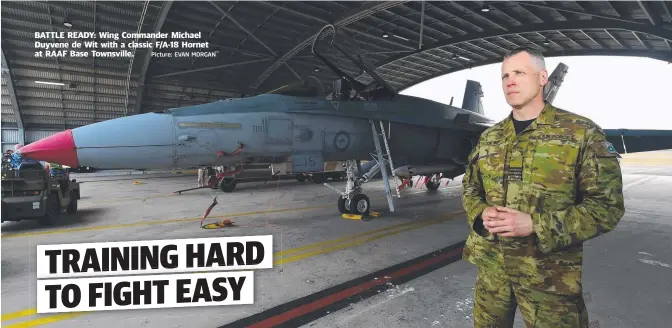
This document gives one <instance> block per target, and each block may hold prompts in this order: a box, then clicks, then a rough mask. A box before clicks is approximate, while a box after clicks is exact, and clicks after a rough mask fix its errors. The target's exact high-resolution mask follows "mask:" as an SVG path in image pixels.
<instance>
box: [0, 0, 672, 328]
mask: <svg viewBox="0 0 672 328" xmlns="http://www.w3.org/2000/svg"><path fill="white" fill-rule="evenodd" d="M671 12H672V4H670V2H660V1H651V2H647V1H627V2H626V1H575V2H552V1H546V2H541V1H535V2H519V1H515V2H514V1H459V2H421V1H397V2H377V1H376V2H354V1H342V2H326V1H322V2H317V1H315V2H297V1H287V2H277V1H273V2H271V1H269V2H247V1H241V2H225V1H221V2H218V1H213V2H200V1H199V2H188V1H174V2H171V1H125V2H124V1H115V2H97V1H96V2H94V1H86V2H55V1H53V2H52V1H49V2H47V1H31V2H23V1H22V2H19V1H16V2H12V1H4V2H3V3H2V69H3V70H2V74H3V76H2V149H3V152H4V150H6V149H11V148H13V147H14V145H15V144H17V143H19V144H29V143H32V142H35V141H37V140H40V139H43V138H45V137H48V136H50V135H53V134H55V133H58V132H60V131H64V130H67V129H73V128H77V127H82V126H86V125H88V124H91V123H95V122H101V121H106V120H111V119H115V118H120V117H125V116H132V115H135V114H141V113H148V112H154V111H162V110H165V109H167V108H178V107H182V106H188V105H195V104H203V103H207V102H214V101H216V100H221V99H230V98H238V97H248V96H253V95H257V94H263V93H266V92H269V91H271V90H275V89H277V88H280V87H282V86H284V85H287V84H291V83H295V82H298V81H310V80H317V81H319V82H320V84H321V85H322V86H323V87H324V88H325V92H326V93H328V92H330V90H331V88H332V82H333V81H334V80H335V79H337V78H338V76H336V75H335V74H333V73H332V72H331V71H330V70H329V69H328V67H326V66H324V65H323V64H322V63H321V62H320V61H318V60H316V59H315V58H314V57H313V55H312V54H311V52H310V45H311V43H312V41H313V39H314V38H315V36H316V35H317V33H318V32H319V31H320V30H321V29H322V28H323V27H324V26H325V25H326V24H333V25H335V26H338V27H340V28H341V29H343V30H344V31H346V32H347V33H348V34H349V35H351V36H352V37H353V38H354V39H355V40H356V41H357V42H358V46H359V47H360V48H361V49H362V50H363V51H364V52H365V53H366V55H367V56H368V58H369V59H370V60H371V61H372V62H373V63H374V64H375V66H376V67H377V68H378V72H379V74H380V75H382V76H383V77H384V78H385V79H386V80H387V81H388V82H389V83H390V84H391V85H392V86H393V87H394V88H396V89H397V90H403V89H405V88H408V87H411V86H413V85H416V84H418V83H421V82H423V81H427V80H429V79H432V78H434V77H438V76H441V75H444V74H448V73H452V72H457V71H460V70H464V69H469V68H473V67H478V66H482V65H487V64H491V63H495V62H498V61H500V60H501V57H502V55H503V54H505V53H506V52H507V51H508V50H510V49H513V48H515V47H518V46H532V47H535V48H538V49H540V50H541V51H542V52H543V53H544V55H545V56H547V57H556V56H596V55H597V56H638V57H649V58H654V59H658V60H662V61H667V62H672V15H671ZM92 32H95V33H96V35H97V36H98V37H97V38H95V39H83V38H81V36H84V35H86V34H87V33H92ZM36 33H37V34H36ZM61 33H63V36H65V37H64V38H59V37H60V36H61ZM69 33H70V34H69ZM122 33H127V34H133V35H131V36H130V37H131V38H130V39H128V40H116V34H119V35H121V34H122ZM172 33H183V35H180V37H181V38H183V40H186V41H189V42H193V43H194V45H193V47H187V48H188V49H178V51H174V50H173V49H172V48H162V49H158V48H160V47H168V46H170V42H172V41H174V40H173V39H174V38H172V37H170V38H166V42H167V43H168V44H163V43H160V41H161V40H162V38H163V36H161V35H159V34H168V35H171V34H172ZM69 36H71V37H78V36H79V37H80V38H69ZM154 36H156V38H154ZM136 37H137V38H136ZM143 40H144V41H143ZM147 40H149V41H150V42H151V43H152V44H154V45H155V47H154V48H153V49H152V51H149V50H148V49H147V48H144V47H143V46H142V45H141V44H142V43H143V42H145V41H147ZM115 41H116V42H121V41H125V42H127V43H130V42H135V43H136V44H137V45H139V47H138V48H137V49H134V48H131V49H130V50H129V49H128V48H127V49H126V50H123V51H122V50H121V49H120V50H119V51H118V54H117V55H116V56H120V58H108V57H105V56H101V57H97V58H93V57H92V56H91V55H89V57H76V58H73V57H71V56H64V57H59V56H58V55H57V53H56V55H55V56H51V57H47V56H45V54H46V52H42V54H41V55H36V53H37V52H40V51H44V50H45V49H44V47H45V46H46V44H53V43H65V46H63V45H62V46H61V47H58V48H54V49H49V50H52V51H54V53H55V52H57V51H61V50H64V49H66V50H70V49H68V48H66V47H70V48H71V47H72V44H73V43H76V42H79V43H82V44H84V43H85V42H96V43H97V45H96V46H97V47H98V48H99V49H101V50H102V49H103V47H108V48H106V49H110V48H112V47H113V46H114V47H116V45H115V43H114V42H115ZM37 42H39V44H37ZM157 42H159V43H157ZM180 42H181V41H180ZM201 43H202V44H201ZM36 44H37V47H40V48H39V49H36ZM103 44H104V46H103ZM180 44H181V43H180ZM84 47H86V46H84ZM113 49H115V48H113ZM110 52H111V51H110ZM184 52H188V53H191V52H198V53H199V54H200V55H198V56H197V57H194V56H193V55H190V57H183V56H182V55H183V54H182V53H184ZM168 53H171V54H172V56H173V57H169V56H168V55H167V54H168ZM176 53H180V54H182V55H176ZM36 56H38V58H36ZM329 57H330V58H331V59H332V60H334V61H336V62H338V63H339V65H341V67H345V70H346V71H347V72H348V73H350V74H352V75H355V76H359V78H360V80H361V81H362V82H364V83H366V82H370V81H371V79H372V78H371V77H370V76H368V75H366V74H362V72H361V71H360V70H359V68H357V67H355V66H354V65H350V64H349V62H348V61H347V60H346V59H345V58H344V57H342V56H341V55H340V54H337V53H332V54H329ZM657 160H659V161H660V162H665V163H667V162H669V159H665V158H663V159H657ZM637 163H639V162H637ZM647 165H648V164H647ZM670 172H672V169H670V167H662V166H655V167H649V166H646V165H642V166H638V165H635V166H629V167H627V168H626V169H625V170H624V187H623V190H624V191H626V192H627V193H629V194H628V195H627V196H628V210H629V212H628V213H627V214H626V217H625V218H624V219H623V223H622V224H621V226H622V227H623V228H620V230H618V231H615V232H613V233H612V234H611V235H609V236H608V237H606V238H604V239H600V240H598V241H597V242H596V243H591V244H590V245H588V246H587V249H589V250H590V252H587V256H586V259H585V263H586V266H587V267H588V270H586V274H585V276H586V284H585V288H586V291H587V292H588V294H587V295H585V298H586V302H588V303H589V304H588V307H589V310H590V312H591V327H600V324H601V325H602V327H619V325H620V326H626V327H627V326H628V325H630V326H653V327H658V326H664V325H665V322H666V320H667V319H671V320H672V318H671V317H670V313H669V311H668V309H667V308H666V307H665V306H667V305H668V300H669V292H668V291H667V290H666V289H665V288H661V284H650V282H651V281H657V280H661V281H664V279H667V277H668V276H669V268H670V267H671V265H670V264H669V263H672V258H670V254H669V251H668V250H667V249H666V248H665V246H664V245H667V244H669V242H668V241H669V233H670V232H672V231H671V230H670V228H669V224H668V223H669V222H668V221H669V217H670V214H669V211H667V210H665V209H666V208H667V206H665V205H667V204H668V203H669V198H670V197H672V195H671V194H670V192H669V184H670V183H671V182H672V177H671V176H672V175H671V174H670ZM129 175H130V174H129ZM80 177H82V179H80ZM162 178H165V179H162ZM78 179H80V181H82V182H83V183H82V187H81V188H82V201H81V203H80V210H79V212H78V213H76V215H73V216H66V217H65V218H64V220H63V221H62V222H59V223H58V224H57V225H56V226H53V227H42V226H39V225H37V224H32V222H26V221H23V222H11V223H9V224H7V223H3V225H2V239H3V240H2V250H3V256H2V262H3V271H2V288H3V296H2V298H3V305H5V306H3V310H2V325H3V326H8V327H35V326H42V325H46V326H47V327H69V328H71V327H88V326H91V324H92V322H98V323H99V324H102V325H105V324H108V325H109V323H113V324H115V325H121V326H128V327H140V326H143V327H241V326H246V327H247V326H255V327H271V326H275V325H279V324H281V323H284V324H285V325H286V326H301V325H305V326H306V327H307V326H315V327H334V326H336V327H344V326H354V327H374V326H386V327H409V326H411V327H418V326H432V327H434V326H449V327H470V326H473V325H472V324H471V323H472V320H473V318H472V317H471V315H472V313H471V310H472V308H473V284H474V277H475V273H474V271H473V268H471V267H469V266H467V265H466V264H464V262H458V260H459V258H460V256H459V252H460V250H461V248H460V247H459V244H460V242H462V241H463V239H464V236H465V235H466V233H467V232H468V230H467V227H466V225H465V224H464V223H463V222H464V221H465V218H464V215H463V211H461V208H462V204H461V202H460V195H461V190H460V188H459V187H460V186H459V181H458V182H457V183H452V185H451V186H448V187H445V188H440V189H439V190H438V196H437V197H432V195H427V194H426V193H425V192H424V190H420V191H417V190H416V191H411V192H409V193H408V195H409V197H408V198H406V199H404V200H401V201H400V204H401V206H400V210H399V211H398V213H397V214H396V215H390V216H383V219H381V220H377V219H374V220H372V221H369V222H366V223H363V222H357V221H354V220H352V221H350V220H340V219H338V218H339V217H338V213H337V212H336V211H331V210H332V209H333V207H334V206H333V205H334V204H333V203H334V202H333V198H334V197H333V193H330V192H329V191H325V190H324V189H325V188H324V187H323V186H319V185H317V186H316V185H307V186H306V185H302V186H297V184H286V185H284V186H282V185H281V184H279V183H278V184H275V183H273V184H269V185H270V186H269V185H263V186H262V185H259V186H257V185H254V186H250V187H249V189H243V190H242V191H241V192H240V193H234V194H226V195H224V197H221V198H219V203H217V199H215V202H213V200H212V197H213V196H217V195H219V196H221V195H222V194H221V193H218V191H216V190H215V191H211V190H206V191H205V192H202V193H197V192H195V193H193V194H184V195H179V196H176V195H174V194H172V193H171V191H173V190H176V189H179V188H183V187H184V185H185V184H193V183H194V181H193V180H195V179H192V178H191V176H189V177H184V179H182V178H180V177H174V176H169V177H157V178H156V179H153V180H152V179H151V178H144V177H140V178H138V177H135V176H134V177H131V178H129V179H123V178H119V179H112V178H111V177H109V176H105V177H104V178H101V177H100V176H95V175H94V177H93V178H89V179H88V180H87V178H85V177H84V175H80V176H78ZM644 186H646V187H644ZM372 189H375V190H376V192H378V193H380V194H382V193H383V192H384V187H381V186H379V185H375V186H374V187H372ZM3 197H4V195H3ZM286 203H289V204H290V205H287V204H286ZM372 203H373V204H374V205H375V206H379V207H381V208H384V207H385V205H384V200H382V198H379V199H376V200H374V201H372ZM210 204H212V205H211V206H210V207H209V208H207V205H210ZM217 204H219V205H218V206H216V207H215V205H217ZM213 207H214V209H213ZM204 208H207V210H206V214H207V213H210V211H211V210H212V214H210V216H209V217H208V218H209V219H211V220H216V219H223V218H224V219H227V220H223V221H222V222H224V221H229V223H231V222H232V225H227V226H226V227H222V226H219V225H218V224H215V225H214V226H215V227H217V228H221V229H216V230H203V229H201V228H202V227H203V225H201V226H200V227H199V226H198V223H199V221H201V223H202V221H203V220H202V217H201V215H202V213H203V209H204ZM325 213H326V214H325ZM333 216H336V218H337V219H338V220H335V219H334V218H333ZM325 217H326V218H325ZM317 218H322V219H323V220H318V219H317ZM229 219H230V220H229ZM642 221H644V224H643V223H642ZM210 226H212V224H211V225H210ZM651 227H653V228H651ZM227 229H228V230H227ZM204 231H205V232H204ZM271 234H272V235H273V238H274V245H275V247H277V249H274V251H276V252H274V253H273V254H274V257H275V258H274V267H273V269H272V270H267V271H263V270H262V271H257V272H255V280H256V281H257V282H256V283H255V290H256V291H257V292H256V293H255V297H256V299H255V302H256V304H254V305H250V306H247V305H246V306H240V307H236V309H235V310H234V311H229V310H228V309H230V308H225V307H224V308H223V307H204V308H195V309H194V308H192V309H157V310H156V311H154V310H150V311H145V310H142V311H137V312H134V313H131V312H124V311H121V312H117V311H101V312H99V313H96V312H95V311H92V312H69V313H60V314H42V313H39V314H38V313H37V312H38V311H37V309H36V303H37V302H38V301H37V300H36V298H35V297H33V296H32V295H34V293H35V290H36V286H35V283H34V281H30V280H29V281H28V283H26V281H27V279H26V276H28V277H34V276H33V274H34V273H35V270H36V269H35V267H36V265H35V257H36V254H37V251H36V245H47V244H49V245H63V244H71V243H73V242H75V243H89V242H101V243H109V242H111V241H138V240H143V241H147V240H157V239H166V240H171V239H185V238H186V239H189V238H200V237H204V236H207V237H213V236H214V237H222V236H240V235H271ZM451 243H455V244H453V245H451V246H450V247H445V246H446V244H451ZM456 245H457V246H456ZM437 249H438V251H436V250H437ZM430 251H431V252H430ZM428 252H430V253H428ZM423 254H424V255H423ZM400 262H401V263H400ZM447 264H452V265H451V266H448V265H447ZM371 272H374V273H371ZM409 272H410V273H409ZM428 272H430V273H428ZM420 275H426V276H425V277H420ZM633 277H635V278H634V279H633ZM639 278H641V279H639ZM30 279H32V278H30ZM26 285H28V290H29V292H28V293H29V294H30V296H31V297H26V292H25V290H26ZM31 291H32V292H31ZM344 295H345V296H344ZM633 295H647V302H646V303H645V304H644V305H642V304H643V303H644V302H642V300H641V299H640V298H637V297H632V296H633ZM338 297H340V298H338ZM591 300H592V303H591ZM222 309H224V310H222ZM624 309H630V310H627V311H628V313H629V314H628V315H627V316H624V315H623V314H622V312H624V311H626V310H624ZM632 309H635V310H632ZM163 310H166V311H163ZM340 310H342V311H340ZM626 317H627V318H626ZM516 327H522V323H521V321H520V318H517V322H516Z"/></svg>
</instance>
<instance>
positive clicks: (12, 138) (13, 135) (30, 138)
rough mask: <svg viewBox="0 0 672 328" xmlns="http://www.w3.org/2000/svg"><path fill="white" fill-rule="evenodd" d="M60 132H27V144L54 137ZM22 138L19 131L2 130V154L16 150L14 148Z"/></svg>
mask: <svg viewBox="0 0 672 328" xmlns="http://www.w3.org/2000/svg"><path fill="white" fill-rule="evenodd" d="M58 132H60V131H45V130H26V131H25V137H26V144H29V143H31V142H35V141H38V140H40V139H43V138H46V137H49V136H51V135H54V134H56V133H58ZM20 140H21V137H20V135H19V130H18V129H2V152H3V153H4V152H5V151H7V149H14V146H15V145H16V144H17V143H19V142H20Z"/></svg>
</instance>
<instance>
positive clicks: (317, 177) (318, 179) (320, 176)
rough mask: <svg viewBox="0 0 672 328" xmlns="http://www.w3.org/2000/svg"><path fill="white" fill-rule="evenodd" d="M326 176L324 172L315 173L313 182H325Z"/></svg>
mask: <svg viewBox="0 0 672 328" xmlns="http://www.w3.org/2000/svg"><path fill="white" fill-rule="evenodd" d="M324 180H325V177H324V174H322V173H316V174H313V182H314V183H316V184H320V183H324Z"/></svg>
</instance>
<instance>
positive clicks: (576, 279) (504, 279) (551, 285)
mask: <svg viewBox="0 0 672 328" xmlns="http://www.w3.org/2000/svg"><path fill="white" fill-rule="evenodd" d="M618 158H620V155H619V154H618V153H617V152H616V151H615V150H614V148H613V146H612V145H611V144H610V143H609V142H607V140H606V137H605V135H604V132H603V131H602V129H601V128H600V127H599V126H598V125H596V124H595V123H594V122H592V121H591V120H590V119H588V118H585V117H582V116H580V115H577V114H574V113H571V112H568V111H565V110H562V109H559V108H556V107H554V106H551V105H549V104H546V106H545V107H544V109H543V110H542V112H541V113H540V115H539V116H538V117H537V119H536V120H535V121H534V122H532V123H531V124H530V125H529V126H528V127H527V128H526V129H525V130H523V131H522V132H521V133H520V134H518V135H516V133H515V129H514V126H513V121H512V117H511V115H509V117H508V118H506V119H505V120H503V121H501V122H499V123H497V124H496V125H494V126H493V127H491V128H489V129H487V130H486V131H485V132H484V133H483V134H481V136H480V139H479V142H478V145H477V146H476V147H475V149H474V150H473V151H472V152H471V154H470V155H469V165H468V167H467V168H466V172H465V175H464V178H463V187H464V193H463V197H462V200H463V204H464V208H465V210H466V213H467V216H468V223H469V227H471V229H470V233H469V236H468V238H467V241H466V245H465V248H464V252H463V257H464V259H465V260H467V261H469V262H470V263H472V264H474V265H476V266H478V268H479V277H478V278H479V279H478V283H477V286H476V287H475V290H476V299H475V302H476V306H475V308H474V318H475V323H476V327H508V326H507V325H506V324H504V323H503V322H504V321H507V320H509V319H506V318H505V316H504V315H502V314H501V313H505V312H506V310H508V309H509V308H510V307H512V309H513V310H512V311H514V312H515V306H516V305H517V306H518V307H520V309H521V313H522V314H523V317H525V321H526V323H528V327H529V326H534V327H584V326H585V327H587V325H588V317H587V312H586V311H585V306H584V305H583V298H582V286H581V274H582V262H583V242H584V241H586V240H589V239H591V238H594V237H596V236H599V235H601V234H604V233H605V232H608V231H611V230H612V229H614V228H615V227H616V225H617V224H618V222H619V221H620V219H621V217H622V216H623V214H624V212H625V208H624V200H623V182H622V176H621V168H620V164H619V162H618ZM490 206H505V207H509V208H512V209H515V210H518V211H521V212H525V213H528V214H530V215H531V217H532V221H533V226H534V233H532V235H530V236H528V237H501V236H498V235H492V234H490V233H489V232H488V231H487V229H485V227H484V226H483V221H482V220H481V213H482V212H483V210H485V209H486V208H487V207H490ZM511 297H515V301H517V302H512V301H511V300H510V298H511ZM498 313H499V314H498ZM561 318H565V319H561ZM576 318H579V319H580V320H579V319H576ZM501 320H504V321H501ZM576 320H579V321H580V324H573V323H572V321H576ZM534 322H536V324H535V325H532V323H534Z"/></svg>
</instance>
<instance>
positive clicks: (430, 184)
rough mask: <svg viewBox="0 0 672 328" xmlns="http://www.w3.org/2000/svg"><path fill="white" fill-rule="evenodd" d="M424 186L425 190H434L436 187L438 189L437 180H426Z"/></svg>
mask: <svg viewBox="0 0 672 328" xmlns="http://www.w3.org/2000/svg"><path fill="white" fill-rule="evenodd" d="M425 186H426V187H427V190H431V191H436V190H437V189H439V182H438V181H437V182H434V181H427V184H426V185H425Z"/></svg>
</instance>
